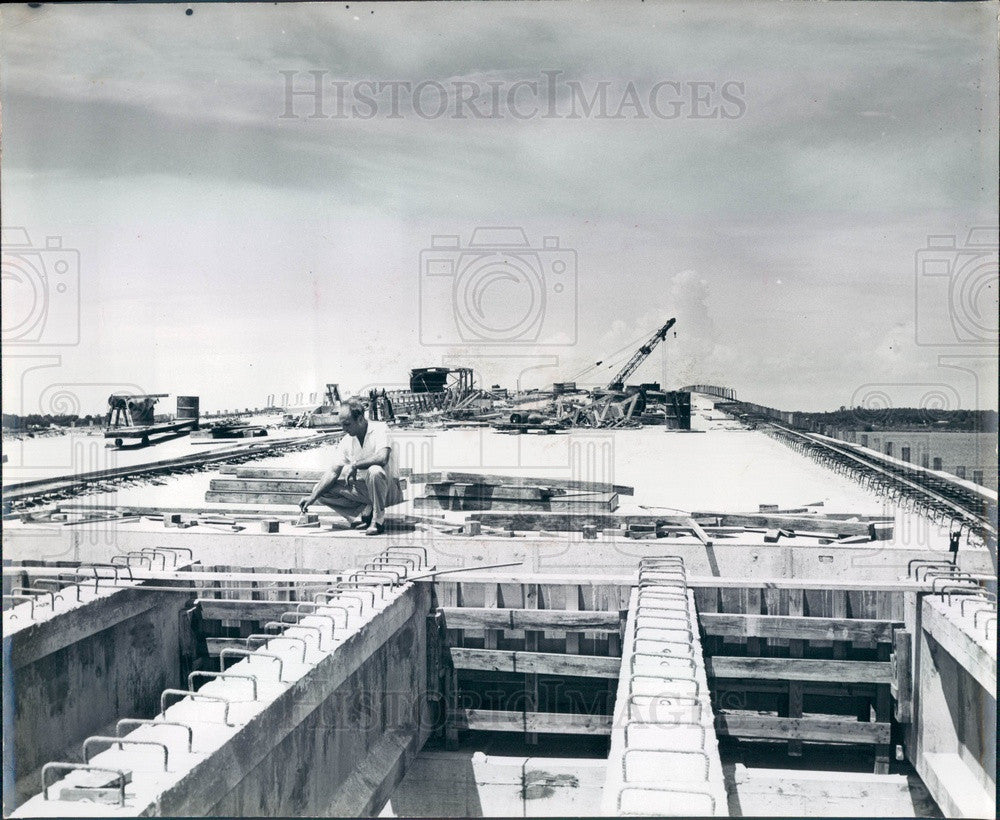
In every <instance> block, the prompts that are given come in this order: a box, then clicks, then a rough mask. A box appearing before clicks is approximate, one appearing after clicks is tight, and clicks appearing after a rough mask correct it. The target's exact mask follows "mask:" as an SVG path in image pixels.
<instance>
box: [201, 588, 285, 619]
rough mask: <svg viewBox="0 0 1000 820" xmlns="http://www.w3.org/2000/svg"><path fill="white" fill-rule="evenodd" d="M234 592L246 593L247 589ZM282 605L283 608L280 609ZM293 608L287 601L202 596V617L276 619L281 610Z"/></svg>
mask: <svg viewBox="0 0 1000 820" xmlns="http://www.w3.org/2000/svg"><path fill="white" fill-rule="evenodd" d="M234 594H240V595H248V594H249V590H241V591H239V592H236V593H234ZM282 607H284V609H282ZM292 609H295V604H293V603H291V602H289V601H240V600H236V601H234V600H227V599H225V598H215V599H209V598H202V599H201V611H202V617H203V618H218V619H219V620H232V621H276V620H278V618H279V617H280V615H281V613H282V612H286V611H289V610H292Z"/></svg>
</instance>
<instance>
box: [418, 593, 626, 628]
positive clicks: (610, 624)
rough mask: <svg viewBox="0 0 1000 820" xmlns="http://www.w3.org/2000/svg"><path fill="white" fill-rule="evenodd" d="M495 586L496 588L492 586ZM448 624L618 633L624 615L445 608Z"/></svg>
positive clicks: (473, 626) (446, 622) (551, 610)
mask: <svg viewBox="0 0 1000 820" xmlns="http://www.w3.org/2000/svg"><path fill="white" fill-rule="evenodd" d="M490 586H494V587H495V584H494V585H490ZM494 599H495V595H494ZM438 611H439V612H441V613H442V614H443V615H444V618H445V624H446V625H447V626H448V627H449V628H454V629H558V630H578V631H582V630H589V631H595V632H597V631H600V632H617V631H618V629H619V624H620V620H621V619H620V615H619V613H618V612H616V611H613V610H580V611H578V612H570V611H567V610H563V609H498V608H496V607H492V608H491V607H471V606H470V607H441V608H440V609H439V610H438Z"/></svg>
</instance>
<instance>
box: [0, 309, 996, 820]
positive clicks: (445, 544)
mask: <svg viewBox="0 0 1000 820" xmlns="http://www.w3.org/2000/svg"><path fill="white" fill-rule="evenodd" d="M667 329H669V325H668V326H667V327H666V328H663V329H661V330H662V331H663V334H665V333H666V330H667ZM661 338H662V336H661ZM619 387H620V385H619ZM730 393H731V391H729V393H727V391H725V390H723V389H721V388H720V389H714V390H709V389H707V388H705V387H704V386H699V387H698V388H696V389H695V390H694V392H693V394H692V397H691V424H690V428H691V429H690V430H684V429H666V428H665V427H658V428H653V429H650V428H643V429H639V430H617V431H610V430H602V429H584V428H581V429H574V430H570V431H569V432H567V433H565V434H564V435H561V436H519V437H510V436H504V435H501V434H499V433H497V432H495V431H492V430H484V429H475V428H470V429H468V430H445V431H439V432H437V433H429V432H428V431H426V430H420V429H413V430H407V431H403V430H400V431H398V435H396V436H395V444H394V447H396V448H398V453H397V455H398V457H399V462H400V464H401V465H402V466H403V468H404V470H403V473H404V476H405V484H406V486H405V490H406V492H405V500H404V502H403V503H402V504H400V505H398V506H395V507H393V508H391V509H390V515H389V517H388V519H387V525H386V530H387V531H386V533H385V535H383V536H380V537H376V538H370V537H365V536H364V535H362V534H359V533H358V532H357V531H352V530H350V529H348V528H347V527H346V525H345V524H344V523H343V522H342V521H340V520H338V517H337V516H335V515H333V514H332V513H331V514H319V515H316V514H312V515H300V514H299V513H298V510H297V509H296V508H295V499H296V498H297V497H298V496H300V495H303V494H305V492H307V489H308V487H311V486H312V483H313V482H314V481H315V480H316V477H317V474H318V473H317V470H319V469H321V468H322V467H323V466H324V458H325V455H324V454H325V453H326V451H327V449H328V447H327V445H330V444H332V443H334V442H335V441H336V439H337V437H338V435H339V434H338V433H331V432H325V433H315V434H314V438H303V439H301V440H296V441H291V442H281V443H280V444H276V443H271V444H268V445H261V444H259V443H253V442H251V443H247V444H244V445H239V446H235V445H234V446H233V447H232V448H229V445H226V447H227V448H229V449H226V450H219V451H215V452H216V455H215V456H213V457H211V458H208V459H207V460H204V459H203V460H197V459H195V461H190V459H189V461H185V462H183V463H181V462H178V463H176V464H171V463H167V462H157V463H155V464H151V465H147V466H145V467H137V468H122V469H121V470H120V474H116V475H114V476H104V477H103V478H102V477H100V476H97V477H94V476H90V477H85V478H83V479H81V478H80V477H79V476H76V477H69V478H62V479H55V478H53V479H45V480H44V481H39V482H37V483H36V484H35V485H32V486H21V487H18V488H14V490H13V498H14V499H15V500H16V501H17V506H16V508H12V509H9V510H7V511H5V521H4V532H3V549H4V568H3V584H4V586H3V593H4V613H3V628H4V678H3V682H4V727H5V728H4V778H5V781H4V809H5V814H8V815H12V816H16V817H45V816H49V817H69V816H113V817H128V816H140V815H143V816H146V815H150V816H151V815H157V816H179V815H185V816H195V815H197V816H274V815H281V816H316V815H320V816H378V815H382V816H428V817H429V816H438V817H440V816H456V817H457V816H545V815H578V816H583V815H604V816H608V815H659V816H662V815H683V816H692V815H694V816H743V815H760V814H771V815H787V816H824V815H826V816H850V815H854V816H886V817H887V816H911V817H912V816H921V817H924V816H926V817H939V816H947V817H982V816H987V815H992V814H993V813H994V812H995V798H996V780H995V777H996V775H995V773H996V758H995V755H996V714H997V711H996V629H997V608H996V588H997V587H996V580H997V552H996V545H997V540H996V509H997V507H996V501H997V498H996V493H995V492H993V491H991V490H989V489H986V488H984V487H981V486H979V485H976V484H973V483H972V482H969V481H965V480H964V479H961V478H958V477H949V476H948V475H947V474H944V473H941V472H939V471H932V470H925V469H923V468H920V467H916V466H914V465H909V464H902V463H901V462H899V461H897V460H896V459H893V458H892V457H889V456H886V455H885V454H880V453H878V452H876V451H873V450H869V449H867V448H865V447H861V446H859V445H853V444H848V443H845V442H843V441H838V440H834V439H830V438H826V437H824V436H822V435H819V434H816V433H808V432H804V431H802V430H794V429H791V428H789V427H788V426H787V425H784V424H781V423H778V422H777V421H776V420H774V419H767V418H764V417H761V418H754V419H753V420H752V421H749V422H748V420H747V418H746V414H745V413H744V412H742V410H743V409H741V408H734V407H733V396H732V395H730ZM470 453H475V456H476V458H478V462H477V463H471V460H472V457H471V456H470ZM203 461H204V463H202V462H203ZM151 476H152V477H153V479H154V480H150V478H151ZM102 480H103V481H106V482H112V481H115V482H118V483H116V484H108V485H107V486H105V487H104V488H103V489H102V488H100V487H97V488H96V490H95V487H94V483H95V482H99V481H102ZM130 482H131V483H130ZM87 485H90V487H89V490H88V492H89V494H87V495H82V494H80V492H81V490H82V489H83V488H84V487H85V486H87ZM5 496H7V498H8V499H10V498H11V497H12V496H11V495H10V494H8V493H7V492H5Z"/></svg>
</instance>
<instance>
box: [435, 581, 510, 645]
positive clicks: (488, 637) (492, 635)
mask: <svg viewBox="0 0 1000 820" xmlns="http://www.w3.org/2000/svg"><path fill="white" fill-rule="evenodd" d="M499 600H500V588H499V586H498V585H497V584H483V605H484V607H483V608H484V610H485V611H486V612H495V611H497V606H498V604H499ZM463 608H464V607H463ZM439 611H440V610H439ZM502 635H503V632H501V631H500V629H489V628H486V629H485V630H484V631H483V649H496V648H497V647H498V646H499V645H500V638H501V636H502Z"/></svg>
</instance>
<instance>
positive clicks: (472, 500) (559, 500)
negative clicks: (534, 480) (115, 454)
mask: <svg viewBox="0 0 1000 820" xmlns="http://www.w3.org/2000/svg"><path fill="white" fill-rule="evenodd" d="M206 500H208V498H207V496H206ZM230 503H234V502H230ZM413 507H414V509H423V510H426V509H431V510H451V511H453V512H476V511H483V510H509V511H537V512H544V511H550V510H551V511H553V512H583V513H587V512H596V513H601V512H613V511H614V510H615V509H617V507H618V495H617V494H616V493H587V494H581V495H572V496H570V495H566V496H553V497H552V498H551V499H540V500H528V499H516V498H483V497H479V498H476V497H465V498H451V497H449V496H436V495H421V496H417V497H416V498H414V499H413Z"/></svg>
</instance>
